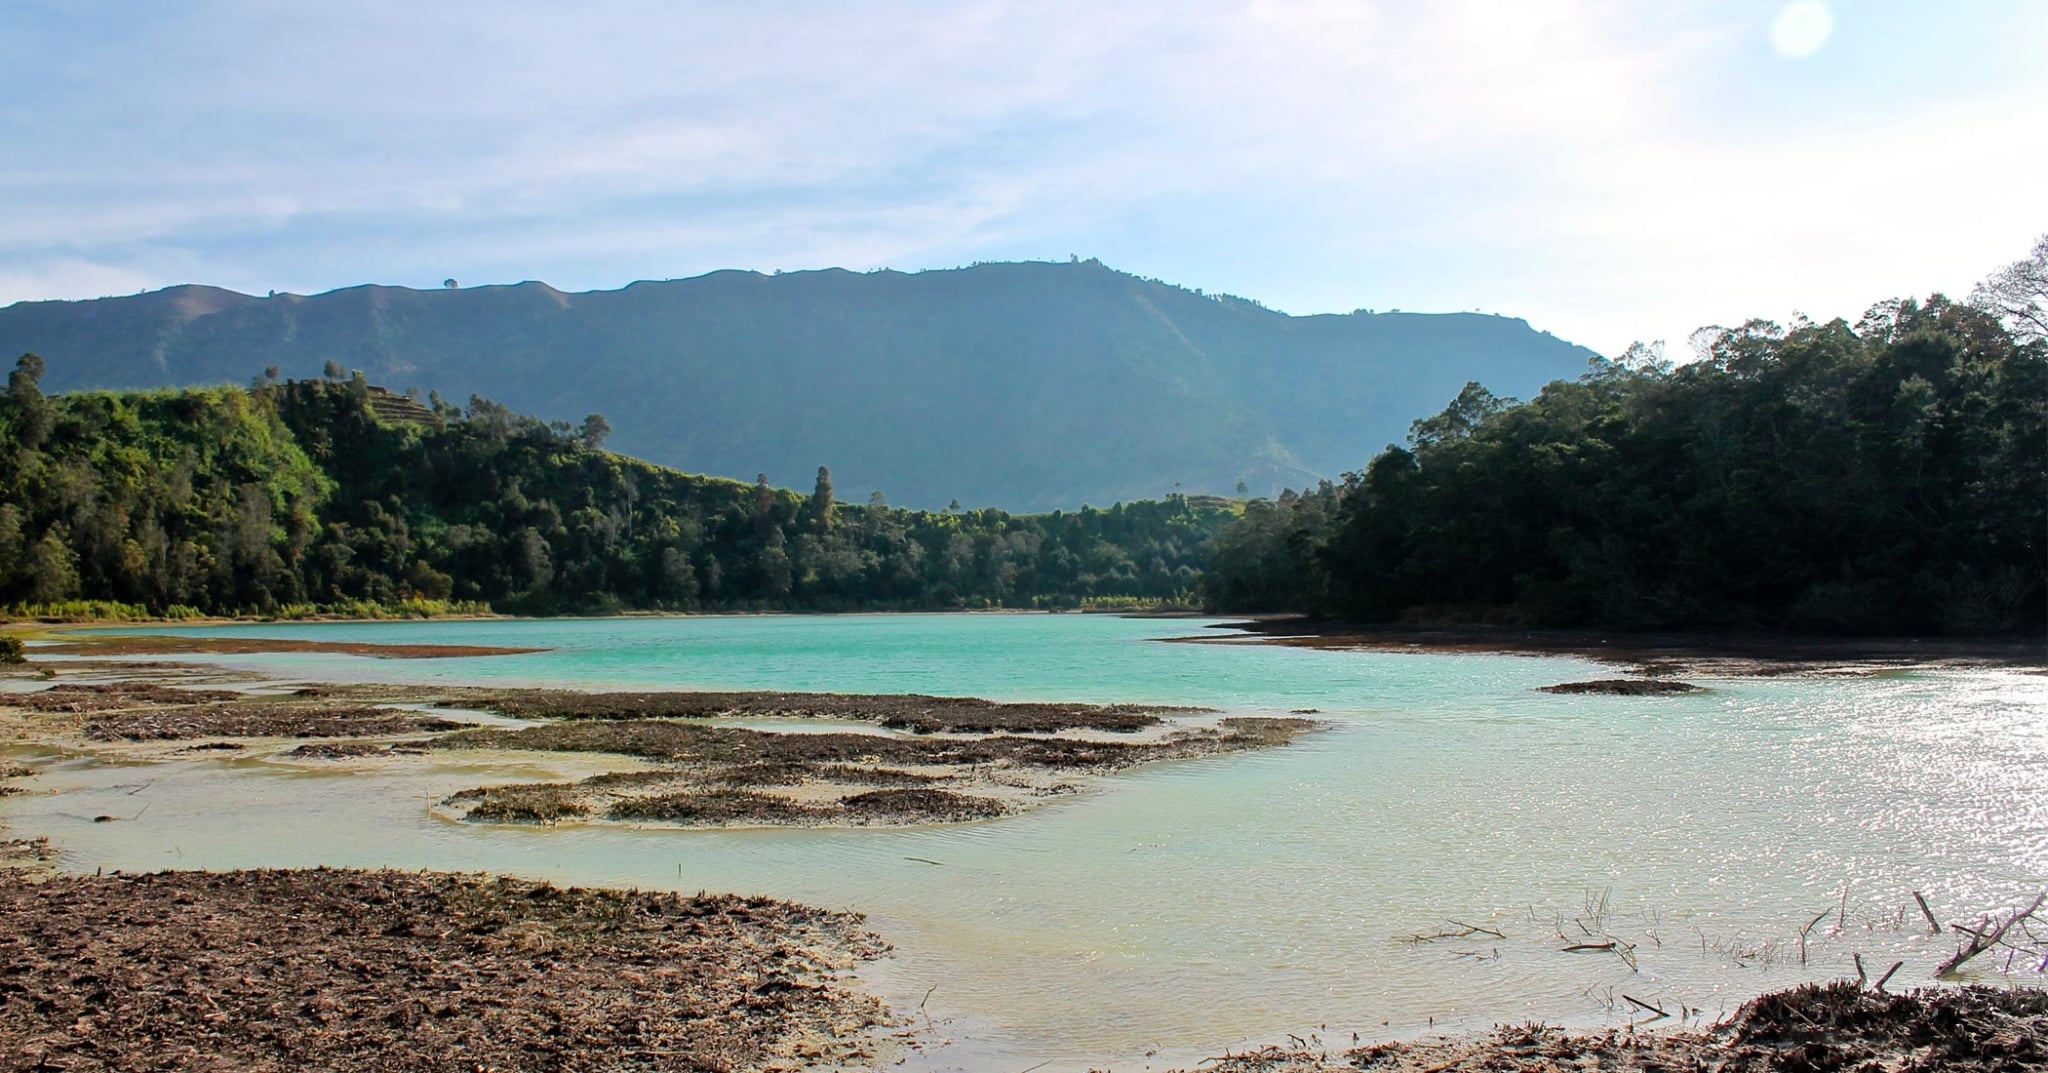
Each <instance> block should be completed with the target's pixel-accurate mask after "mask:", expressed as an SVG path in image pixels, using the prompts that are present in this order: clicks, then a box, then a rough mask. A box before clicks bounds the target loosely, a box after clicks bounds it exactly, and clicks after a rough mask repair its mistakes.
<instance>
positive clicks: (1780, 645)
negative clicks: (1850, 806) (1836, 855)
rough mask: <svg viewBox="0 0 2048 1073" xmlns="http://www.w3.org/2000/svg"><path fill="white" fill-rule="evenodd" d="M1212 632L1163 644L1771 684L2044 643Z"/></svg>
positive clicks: (1461, 631) (1302, 626)
mask: <svg viewBox="0 0 2048 1073" xmlns="http://www.w3.org/2000/svg"><path fill="white" fill-rule="evenodd" d="M1219 617H1221V618H1223V619H1224V621H1221V622H1218V623H1216V624H1215V625H1214V626H1212V627H1211V628H1212V629H1217V630H1238V631H1242V633H1243V634H1245V635H1247V636H1193V637H1174V638H1166V639H1165V640H1167V641H1168V642H1169V643H1173V644H1273V645H1285V646H1288V647H1293V648H1311V649H1321V650H1326V651H1343V652H1391V653H1460V652H1467V653H1491V654H1501V655H1526V656H1576V657H1580V658H1584V659H1590V660H1594V661H1597V662H1601V663H1607V664H1611V665H1616V666H1621V667H1625V668H1627V669H1629V671H1630V672H1631V673H1633V674H1636V675H1640V676H1642V677H1646V678H1662V677H1670V676H1675V675H1699V676H1703V677H1771V676H1777V675H1797V674H1814V673H1827V672H1830V671H1845V670H1846V671H1856V670H1871V671H1876V670H1886V669H1908V668H1946V669H1955V670H2019V671H2034V672H2048V639H2041V640H2031V639H2029V640H2020V639H2012V638H1897V637H1820V636H1805V635H1789V634H1741V633H1709V632H1699V633H1686V632H1652V633H1624V632H1619V631H1600V630H1534V629H1522V628H1516V627H1496V626H1400V625H1359V624H1355V623H1340V622H1322V621H1316V620H1312V619H1309V618H1307V617H1305V616H1298V615H1285V616H1254V617H1250V618H1231V617H1228V616H1219Z"/></svg>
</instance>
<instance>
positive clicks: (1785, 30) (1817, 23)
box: [1771, 0, 1835, 60]
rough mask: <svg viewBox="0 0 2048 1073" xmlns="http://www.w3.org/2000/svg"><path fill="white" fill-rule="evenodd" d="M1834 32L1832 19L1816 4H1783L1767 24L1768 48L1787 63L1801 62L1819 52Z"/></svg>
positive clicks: (1815, 0)
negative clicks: (1769, 31)
mask: <svg viewBox="0 0 2048 1073" xmlns="http://www.w3.org/2000/svg"><path fill="white" fill-rule="evenodd" d="M1834 32H1835V16H1834V13H1833V12H1830V11H1829V10H1828V6H1827V5H1826V4H1823V3H1821V2H1820V0H1798V2H1797V3H1791V4H1786V5H1785V7H1784V8H1783V9H1782V10H1780V11H1779V12H1778V17H1777V18H1775V19H1773V20H1771V48H1772V50H1773V51H1775V52H1777V54H1778V55H1780V56H1783V57H1785V58H1786V59H1788V60H1799V59H1805V58H1806V57H1808V56H1811V55H1813V54H1814V53H1816V52H1819V51H1820V47H1821V46H1822V45H1825V44H1827V43H1828V36H1829V35H1830V34H1833V33H1834Z"/></svg>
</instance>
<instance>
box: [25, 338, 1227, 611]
mask: <svg viewBox="0 0 2048 1073" xmlns="http://www.w3.org/2000/svg"><path fill="white" fill-rule="evenodd" d="M42 373H43V367H42V362H41V360H40V359H38V358H36V357H35V356H33V355H28V356H25V357H23V358H22V359H21V361H20V362H19V363H18V365H17V366H16V368H15V370H14V372H13V374H12V376H11V377H10V378H9V384H8V392H7V396H6V399H5V400H4V402H0V606H10V605H11V606H15V607H18V608H27V607H36V606H61V605H63V604H64V603H65V602H66V601H79V600H97V601H116V602H119V603H121V604H128V605H133V606H136V607H141V608H146V609H148V610H149V611H150V612H152V613H155V614H171V615H177V614H190V613H194V612H203V613H207V614H237V613H241V614H252V613H253V614H293V613H304V612H308V611H311V610H315V609H335V610H341V611H353V612H364V611H376V610H379V609H387V610H388V609H393V608H398V609H404V608H407V607H410V608H413V609H416V610H447V609H458V610H460V609H479V610H480V609H483V608H484V607H486V606H488V607H489V608H493V609H496V610H500V611H519V612H532V613H553V612H579V611H608V610H618V609H629V608H630V609H663V610H737V609H810V610H859V609H923V608H931V609H940V608H962V607H999V606H1000V607H1081V606H1089V607H1102V606H1116V605H1119V604H1123V603H1129V604H1133V605H1138V606H1178V605H1188V604H1191V603H1192V602H1193V601H1194V599H1195V598H1196V597H1195V590H1196V589H1197V586H1198V583H1199V576H1200V575H1199V570H1200V566H1201V563H1202V560H1203V557H1204V554H1205V550H1204V545H1205V544H1206V542H1207V541H1208V540H1209V539H1210V538H1211V537H1212V536H1213V535H1214V534H1215V532H1217V531H1218V530H1219V529H1220V528H1221V527H1222V525H1223V524H1224V523H1225V522H1226V521H1227V519H1228V518H1229V517H1230V516H1231V513H1230V510H1229V508H1228V507H1227V506H1225V505H1222V504H1220V503H1216V502H1200V503H1197V502H1190V501H1188V500H1186V499H1184V498H1181V497H1177V496H1176V497H1171V498H1169V499H1167V500H1165V501H1160V502H1140V503H1132V504H1125V505H1118V506H1114V507H1111V508H1109V509H1106V510H1097V509H1093V508H1085V507H1084V508H1082V509H1081V510H1079V511H1075V512H1069V513H1061V512H1055V513H1052V514H1046V515H1011V514H1007V513H1005V512H1003V511H998V510H971V511H945V512H926V511H908V510H898V509H894V508H891V507H889V506H888V505H887V504H886V503H885V502H883V501H882V499H881V497H880V496H879V495H877V496H875V497H873V498H872V499H871V500H870V501H869V502H867V503H864V504H843V503H839V502H837V501H836V500H835V498H834V496H833V491H832V488H831V483H830V475H829V473H828V472H827V471H825V470H824V469H822V468H821V469H820V470H819V472H818V476H817V481H816V484H815V487H814V488H813V490H812V491H811V492H810V493H809V494H799V493H796V492H791V491H788V490H784V489H780V488H774V487H771V486H770V485H769V484H768V482H767V480H766V478H765V477H763V478H762V479H761V480H760V481H758V482H756V483H754V484H747V483H745V482H739V481H731V480H725V479H720V478H711V477H701V476H694V475H690V474H685V473H679V472H676V471H674V470H669V469H665V468H663V467H659V466H655V465H651V464H648V463H644V462H640V461H638V460H635V459H631V458H626V457H623V456H620V455H616V454H612V453H609V452H606V451H604V450H602V449H601V443H602V440H603V437H604V435H605V433H606V432H607V431H608V429H607V428H606V426H605V423H604V421H603V419H602V418H600V417H596V416H595V415H593V416H592V418H590V419H587V420H586V421H585V422H584V423H583V424H582V425H580V426H571V425H569V424H566V423H562V422H554V423H548V422H543V421H540V420H537V419H535V418H532V417H526V416H522V415H518V414H514V413H511V412H510V411H508V410H507V409H505V408H504V407H502V406H498V405H496V404H494V403H491V402H489V401H487V400H484V399H477V398H472V399H471V400H470V404H469V405H468V406H467V407H466V408H465V407H458V406H453V405H450V404H446V403H443V402H442V401H441V400H440V399H438V398H434V399H433V400H432V401H431V404H428V405H422V404H420V403H417V402H414V401H412V400H408V399H405V398H403V397H400V396H394V395H390V394H389V393H386V392H382V391H380V390H379V389H376V388H373V387H371V386H370V385H369V384H368V383H366V382H365V381H364V379H363V378H362V376H361V375H360V374H356V375H354V376H352V377H344V376H342V375H340V374H339V372H338V370H336V371H331V372H330V375H329V376H328V377H327V378H325V379H321V380H311V381H279V380H277V379H276V376H275V373H274V371H273V372H271V373H268V374H266V375H265V376H264V377H261V378H259V379H258V380H257V381H256V382H255V383H254V384H253V385H252V386H251V387H250V388H247V389H242V388H228V387H223V388H210V389H199V390H178V391H150V392H122V393H107V392H81V393H76V394H69V395H61V396H45V395H43V394H42V392H41V390H40V388H39V386H38V379H39V378H40V377H41V375H42Z"/></svg>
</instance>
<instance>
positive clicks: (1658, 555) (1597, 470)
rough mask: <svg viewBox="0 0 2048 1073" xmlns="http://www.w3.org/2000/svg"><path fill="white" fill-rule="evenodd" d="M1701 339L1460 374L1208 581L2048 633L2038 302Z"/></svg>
mask: <svg viewBox="0 0 2048 1073" xmlns="http://www.w3.org/2000/svg"><path fill="white" fill-rule="evenodd" d="M2044 247H2048V242H2044ZM2039 252H2040V251H2037V256H2038V254H2039ZM2009 271H2010V270H2009ZM1977 304H1978V305H1980V306H1988V307H1989V308H1991V309H2001V310H2002V307H2000V306H1999V305H1997V304H1995V303H1986V302H1981V301H1980V302H1978V303H1977ZM2024 308H2027V309H2032V310H2033V311H2034V313H2035V315H2036V316H2038V315H2039V312H2040V309H2039V305H2038V304H2034V305H2029V306H2025V307H2024ZM2036 323H2037V324H2038V322H2036ZM1695 346H1696V347H1697V348H1698V349H1699V351H1700V357H1699V360H1697V361H1695V362H1692V363H1689V364H1686V365H1683V366H1680V367H1676V368H1673V367H1671V366H1670V365H1669V364H1667V363H1665V362H1664V361H1662V360H1661V359H1660V358H1659V357H1658V356H1657V355H1655V354H1654V353H1653V352H1652V351H1650V350H1649V349H1648V348H1643V349H1638V350H1636V351H1632V352H1631V354H1630V355H1628V356H1627V357H1625V358H1624V359H1623V360H1621V361H1618V362H1614V363H1606V362H1599V363H1595V365H1594V366H1593V368H1592V369H1591V371H1590V372H1588V373H1587V374H1586V375H1584V376H1583V377H1580V378H1579V379H1577V380H1570V381H1563V380H1561V381H1557V382H1554V383H1552V384H1550V385H1548V386H1547V387H1545V388H1543V390H1542V391H1541V392H1540V393H1539V394H1538V395H1537V396H1536V397H1535V398H1533V399H1531V400H1529V401H1527V402H1521V403H1517V402H1515V401H1514V400H1511V399H1503V398H1497V397H1495V396H1494V395H1492V394H1491V393H1489V392H1488V391H1487V390H1486V389H1485V388H1483V387H1481V386H1480V385H1478V384H1471V385H1468V386H1467V387H1466V389H1465V390H1464V391H1463V392H1462V393H1461V394H1460V395H1459V396H1458V398H1457V399H1456V401H1454V402H1453V403H1452V404H1451V405H1450V406H1449V408H1447V409H1445V410H1444V411H1443V412H1442V413H1440V414H1438V415H1436V416H1434V417H1431V418H1428V419H1425V420H1421V421H1417V422H1416V423H1415V425H1414V426H1413V428H1412V430H1411V433H1410V436H1409V439H1408V445H1407V446H1406V447H1390V448H1388V449H1387V450H1386V451H1384V452H1383V453H1381V454H1380V455H1379V456H1378V457H1376V458H1374V459H1373V460H1372V461H1371V463H1370V465H1368V466H1366V467H1365V469H1364V470H1363V471H1362V472H1357V473H1351V474H1347V475H1346V476H1345V478H1344V480H1343V481H1342V482H1339V483H1335V484H1325V485H1323V486H1321V487H1319V488H1316V489H1312V490H1310V491H1308V492H1306V493H1303V494H1300V495H1295V494H1291V493H1290V494H1287V495H1283V496H1282V497H1280V499H1279V500H1278V501H1277V502H1265V501H1258V502H1254V503H1252V504H1251V505H1250V506H1249V507H1248V509H1247V510H1246V511H1245V513H1244V517H1243V519H1242V520H1241V521H1239V522H1237V523H1236V524H1234V525H1232V526H1231V527H1230V528H1228V529H1227V530H1226V531H1225V532H1224V533H1223V534H1222V535H1221V536H1220V537H1219V538H1218V541H1217V546H1216V551H1215V555H1214V559H1213V562H1212V564H1211V566H1210V569H1209V570H1208V572H1207V575H1206V585H1207V588H1208V592H1209V594H1210V596H1211V599H1212V601H1213V602H1214V603H1215V604H1216V605H1217V606H1219V607H1221V608H1224V609H1231V610H1281V609H1285V610H1301V611H1311V612H1316V613H1321V614H1324V615H1330V616H1336V617H1340V618H1344V619H1348V620H1355V621H1372V622H1387V621H1409V622H1423V623H1428V622H1496V623H1514V624H1528V625H1541V626H1583V625H1598V626H1602V627H1611V628H1624V629H1627V628H1638V629H1649V628H1669V627H1684V628H1702V627H1715V628H1737V629H1746V628H1764V629H1792V630H1801V631H1817V632H1852V633H1858V632H1881V633H1945V634H1988V633H2002V632H2012V631H2027V632H2031V633H2034V634H2036V635H2039V634H2040V632H2041V631H2042V630H2043V629H2044V628H2048V531H2044V530H2048V344H2044V342H2043V339H2042V334H2041V332H2039V331H2038V330H2034V327H2033V326H2030V325H2029V324H2028V322H2026V321H2025V319H2024V318H2017V317H2013V316H2007V317H2005V318H2004V322H2003V323H2001V319H2000V318H1999V317H1998V316H1994V315H1993V314H1992V313H1991V312H1986V311H1984V310H1982V309H1979V308H1973V307H1972V306H1969V305H1962V304H1957V303H1953V302H1950V301H1948V300H1946V299H1942V298H1940V297H1936V298H1933V299H1930V300H1929V301H1927V302H1925V303H1924V304H1922V303H1916V302H1912V301H1901V302H1892V303H1886V304H1884V305H1881V306H1879V307H1877V308H1875V309H1873V310H1872V311H1871V312H1870V313H1869V314H1868V315H1866V316H1865V317H1864V318H1863V319H1862V320H1861V321H1860V322H1859V323H1857V324H1855V325H1853V326H1852V325H1850V324H1847V323H1844V322H1842V321H1839V320H1838V321H1835V322H1832V323H1827V324H1815V323H1809V322H1800V323H1795V324H1793V325H1791V326H1789V327H1781V326H1778V325H1775V324H1771V323H1767V322H1762V321H1757V322H1751V323H1749V324H1746V325H1743V326H1742V327H1740V328H1736V329H1732V330H1722V331H1713V332H1705V333H1702V334H1700V335H1699V336H1696V337H1695Z"/></svg>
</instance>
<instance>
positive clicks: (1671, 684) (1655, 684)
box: [1536, 678, 1706, 697]
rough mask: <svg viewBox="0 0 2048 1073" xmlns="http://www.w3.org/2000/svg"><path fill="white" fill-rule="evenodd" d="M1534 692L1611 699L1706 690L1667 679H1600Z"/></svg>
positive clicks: (1559, 685)
mask: <svg viewBox="0 0 2048 1073" xmlns="http://www.w3.org/2000/svg"><path fill="white" fill-rule="evenodd" d="M1536 692H1538V693H1564V694H1582V693H1593V694H1600V695H1604V696H1612V697H1670V696H1676V695H1678V694H1681V693H1704V692H1706V690H1705V689H1703V688H1701V687H1699V686H1696V685H1693V684H1692V683H1691V682H1675V681H1672V680H1671V679H1669V678H1600V679H1596V680H1594V681H1591V682H1563V683H1560V684H1558V685H1554V686H1540V687H1538V688H1537V690H1536Z"/></svg>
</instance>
